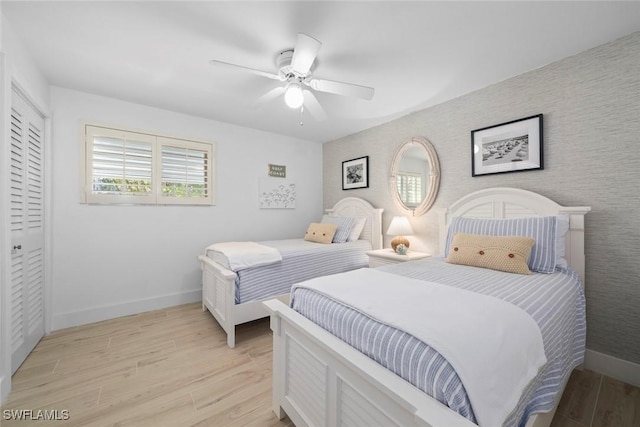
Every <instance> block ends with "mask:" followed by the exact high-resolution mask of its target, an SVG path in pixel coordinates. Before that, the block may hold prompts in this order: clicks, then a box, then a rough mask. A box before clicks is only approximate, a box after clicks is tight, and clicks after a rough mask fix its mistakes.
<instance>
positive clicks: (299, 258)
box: [236, 239, 371, 304]
mask: <svg viewBox="0 0 640 427" xmlns="http://www.w3.org/2000/svg"><path fill="white" fill-rule="evenodd" d="M258 243H261V244H263V245H266V246H271V247H274V248H276V249H278V250H279V251H280V254H281V255H282V261H281V262H278V263H275V264H270V265H263V266H259V267H255V268H248V269H246V270H240V271H238V272H237V273H236V274H237V275H238V277H237V278H236V304H241V303H245V302H250V301H257V300H261V299H264V298H268V297H271V296H275V295H281V294H286V293H288V292H289V291H290V289H291V285H293V284H294V283H298V282H302V281H305V280H309V279H312V278H314V277H318V276H326V275H329V274H336V273H342V272H345V271H349V270H355V269H357V268H362V267H366V266H367V264H368V257H367V255H366V253H365V252H366V251H369V250H371V242H369V241H368V240H357V241H354V242H346V243H332V244H324V243H314V242H308V241H306V240H303V239H285V240H270V241H264V242H258Z"/></svg>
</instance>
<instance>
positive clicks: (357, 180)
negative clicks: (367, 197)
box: [342, 156, 369, 190]
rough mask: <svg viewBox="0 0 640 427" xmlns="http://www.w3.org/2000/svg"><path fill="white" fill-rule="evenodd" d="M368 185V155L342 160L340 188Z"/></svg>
mask: <svg viewBox="0 0 640 427" xmlns="http://www.w3.org/2000/svg"><path fill="white" fill-rule="evenodd" d="M368 187H369V156H364V157H360V158H357V159H352V160H346V161H344V162H342V189H343V190H353V189H354V188H368Z"/></svg>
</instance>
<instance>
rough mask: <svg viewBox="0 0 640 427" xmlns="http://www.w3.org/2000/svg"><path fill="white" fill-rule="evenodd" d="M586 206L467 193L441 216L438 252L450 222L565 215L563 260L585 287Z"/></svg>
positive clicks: (509, 191)
mask: <svg viewBox="0 0 640 427" xmlns="http://www.w3.org/2000/svg"><path fill="white" fill-rule="evenodd" d="M590 210H591V208H590V207H587V206H577V207H565V206H560V205H559V204H557V203H556V202H554V201H553V200H551V199H549V198H547V197H545V196H542V195H540V194H538V193H534V192H532V191H527V190H521V189H518V188H506V187H495V188H488V189H485V190H479V191H476V192H473V193H470V194H468V195H466V196H464V197H462V198H461V199H459V200H458V201H456V202H454V203H453V204H452V205H451V206H450V207H449V208H448V209H442V210H441V215H440V252H443V251H444V247H445V239H446V237H447V228H448V226H449V223H450V222H451V218H454V217H457V216H464V217H474V218H519V217H520V218H521V217H531V216H548V215H568V216H569V231H568V232H567V235H566V249H565V259H566V260H567V262H568V263H569V265H570V266H571V268H572V269H574V270H575V271H576V272H577V273H578V274H580V277H581V278H582V281H583V283H584V279H585V274H584V272H585V268H584V216H585V214H586V213H587V212H589V211H590Z"/></svg>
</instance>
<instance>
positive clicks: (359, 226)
mask: <svg viewBox="0 0 640 427" xmlns="http://www.w3.org/2000/svg"><path fill="white" fill-rule="evenodd" d="M354 219H355V220H356V223H355V224H354V225H353V227H352V228H351V234H349V238H348V239H347V242H355V241H356V240H358V239H359V238H360V235H361V234H362V230H364V226H365V224H366V223H367V218H354Z"/></svg>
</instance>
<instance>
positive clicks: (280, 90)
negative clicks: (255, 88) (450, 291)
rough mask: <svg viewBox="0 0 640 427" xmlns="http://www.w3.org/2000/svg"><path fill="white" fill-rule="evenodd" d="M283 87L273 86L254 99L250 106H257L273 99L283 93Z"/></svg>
mask: <svg viewBox="0 0 640 427" xmlns="http://www.w3.org/2000/svg"><path fill="white" fill-rule="evenodd" d="M284 89H285V88H284V87H282V86H278V87H274V88H273V89H271V90H270V91H268V92H267V93H265V94H264V95H262V96H261V97H260V98H258V99H256V100H255V102H254V103H253V104H252V106H253V107H255V108H257V107H261V106H263V105H265V104H267V103H269V102H271V101H273V100H274V99H276V98H277V97H279V96H280V95H282V94H283V93H284Z"/></svg>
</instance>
